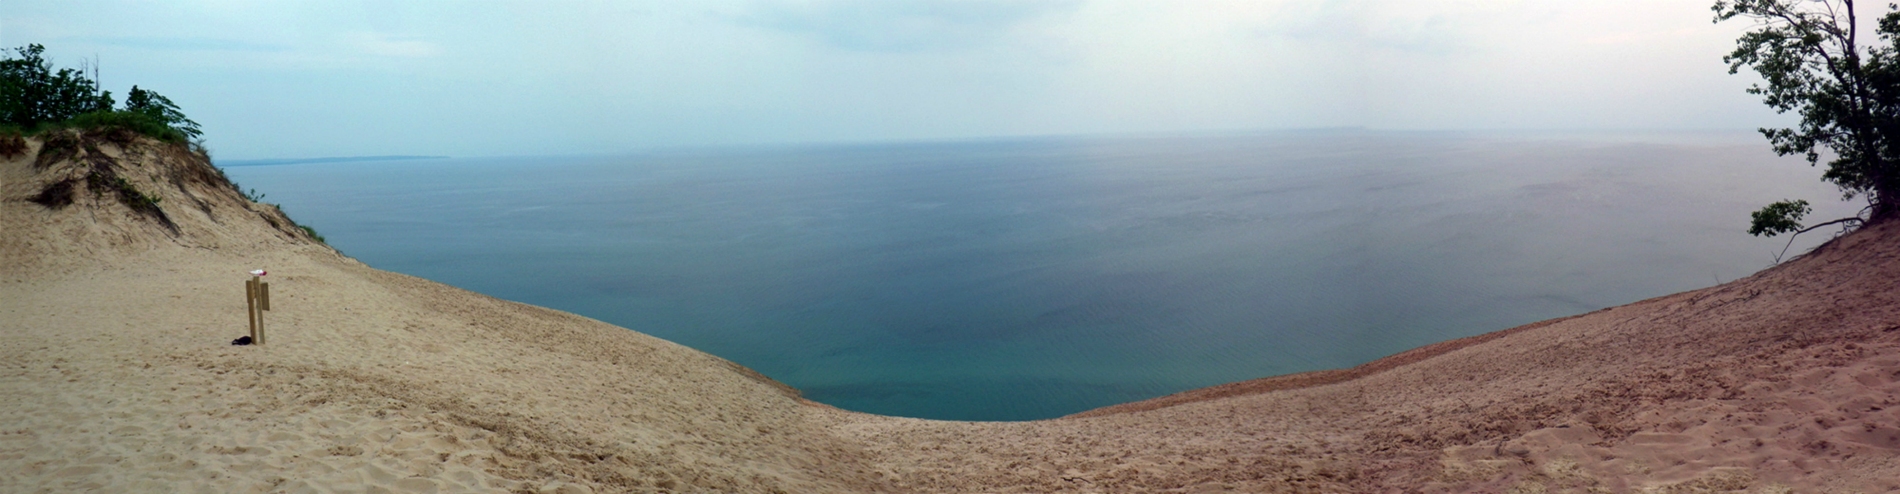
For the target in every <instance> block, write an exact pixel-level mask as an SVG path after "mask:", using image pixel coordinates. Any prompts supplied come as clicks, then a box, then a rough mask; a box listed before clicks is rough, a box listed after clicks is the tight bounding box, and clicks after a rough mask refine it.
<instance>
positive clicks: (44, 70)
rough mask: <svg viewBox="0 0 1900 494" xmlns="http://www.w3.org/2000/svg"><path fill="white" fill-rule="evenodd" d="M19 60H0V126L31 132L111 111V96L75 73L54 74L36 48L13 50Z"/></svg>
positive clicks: (77, 71)
mask: <svg viewBox="0 0 1900 494" xmlns="http://www.w3.org/2000/svg"><path fill="white" fill-rule="evenodd" d="M13 52H14V54H15V55H17V56H18V58H13V57H7V58H4V59H0V122H4V123H6V124H9V125H14V126H18V127H20V128H23V129H32V128H35V127H36V126H38V125H40V124H43V123H47V122H62V121H65V120H68V119H71V118H73V117H75V116H78V115H80V114H82V113H90V112H95V111H103V110H111V109H112V94H111V93H109V92H102V91H100V90H99V85H98V84H97V83H95V82H93V80H92V78H89V77H86V74H85V72H83V71H80V70H77V69H70V68H68V69H59V70H58V71H54V70H53V69H52V67H51V66H50V65H48V64H47V62H46V58H45V57H44V56H42V54H44V53H45V52H46V47H44V46H40V45H38V44H32V45H26V46H23V47H19V48H14V49H13Z"/></svg>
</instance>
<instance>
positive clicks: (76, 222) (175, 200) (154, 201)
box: [0, 130, 315, 272]
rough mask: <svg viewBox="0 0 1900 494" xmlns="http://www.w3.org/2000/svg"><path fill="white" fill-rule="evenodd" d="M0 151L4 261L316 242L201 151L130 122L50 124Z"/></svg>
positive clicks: (36, 264) (33, 264)
mask: <svg viewBox="0 0 1900 494" xmlns="http://www.w3.org/2000/svg"><path fill="white" fill-rule="evenodd" d="M25 147H26V149H24V150H23V151H22V152H21V153H19V154H14V155H11V156H0V160H4V162H5V163H6V165H5V167H4V168H3V169H0V198H5V201H4V202H0V208H4V209H0V211H4V214H0V228H4V229H5V231H6V232H7V233H8V234H7V235H6V236H5V237H4V238H0V256H5V257H0V262H4V263H5V265H6V266H7V267H8V268H9V271H16V272H18V271H20V270H25V269H33V268H41V267H59V266H68V267H70V266H79V265H85V264H89V263H97V262H109V261H112V260H115V259H117V258H121V257H125V256H136V255H139V254H140V253H143V252H144V251H147V250H151V249H154V248H159V247H187V248H200V249H216V250H222V251H229V252H241V251H245V252H255V251H260V250H268V249H274V248H280V247H292V246H307V245H310V244H313V243H315V242H314V241H313V239H311V238H310V236H309V234H308V233H307V232H305V231H303V230H302V229H300V228H297V227H296V224H295V223H294V222H292V221H291V220H290V218H288V217H286V216H284V214H283V212H282V211H279V210H277V208H275V207H272V206H268V205H264V204H258V203H254V202H251V201H249V200H246V199H245V198H244V196H243V194H242V193H240V192H239V191H238V190H237V187H236V186H234V185H233V184H232V183H231V182H230V181H229V180H227V179H225V177H224V173H223V172H222V171H219V170H218V169H217V168H216V167H213V166H211V163H210V161H209V160H208V159H206V157H205V156H202V155H200V154H197V153H194V152H192V151H189V150H187V149H186V148H185V147H184V146H180V145H170V144H164V143H159V142H156V141H152V140H150V139H146V138H142V137H136V136H133V135H130V134H129V133H126V132H124V131H113V132H101V131H95V132H79V131H71V130H69V131H63V132H57V133H51V134H49V135H48V136H46V137H45V138H39V139H27V140H26V146H25Z"/></svg>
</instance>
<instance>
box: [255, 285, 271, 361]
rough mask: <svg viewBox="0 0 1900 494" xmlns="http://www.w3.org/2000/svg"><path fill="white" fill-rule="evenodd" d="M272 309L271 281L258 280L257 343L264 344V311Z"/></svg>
mask: <svg viewBox="0 0 1900 494" xmlns="http://www.w3.org/2000/svg"><path fill="white" fill-rule="evenodd" d="M267 310H270V283H265V282H263V281H258V282H257V344H259V345H262V344H264V311H267Z"/></svg>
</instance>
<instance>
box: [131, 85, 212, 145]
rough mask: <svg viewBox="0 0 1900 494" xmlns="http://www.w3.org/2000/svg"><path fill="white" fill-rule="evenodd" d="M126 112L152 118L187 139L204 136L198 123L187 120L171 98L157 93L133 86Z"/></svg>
mask: <svg viewBox="0 0 1900 494" xmlns="http://www.w3.org/2000/svg"><path fill="white" fill-rule="evenodd" d="M125 112H126V113H136V114H139V115H144V116H147V117H150V118H151V119H152V120H154V121H157V122H159V123H161V124H163V125H165V126H166V127H170V128H171V129H173V130H176V131H178V132H179V133H182V134H184V135H185V137H186V138H189V139H197V138H198V137H199V136H202V135H204V131H202V130H199V129H198V122H193V121H191V119H189V118H185V113H184V112H182V111H179V110H178V105H177V104H176V103H172V100H171V98H166V97H164V96H162V95H159V94H158V93H156V92H152V91H147V90H144V89H139V87H138V86H132V92H130V93H126V95H125Z"/></svg>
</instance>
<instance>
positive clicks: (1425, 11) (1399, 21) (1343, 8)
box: [1256, 1, 1474, 55]
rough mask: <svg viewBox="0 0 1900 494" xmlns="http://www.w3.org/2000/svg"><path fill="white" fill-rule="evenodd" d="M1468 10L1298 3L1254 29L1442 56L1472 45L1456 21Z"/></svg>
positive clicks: (1314, 40)
mask: <svg viewBox="0 0 1900 494" xmlns="http://www.w3.org/2000/svg"><path fill="white" fill-rule="evenodd" d="M1408 6H1409V7H1411V8H1408ZM1469 14H1471V12H1468V11H1461V10H1460V9H1455V8H1446V6H1444V5H1431V6H1419V5H1416V4H1410V5H1408V4H1405V3H1389V2H1376V1H1343V2H1325V3H1303V2H1302V3H1291V4H1287V7H1285V8H1284V9H1282V10H1281V12H1279V14H1278V15H1275V16H1274V20H1273V21H1270V22H1269V23H1268V24H1267V25H1266V26H1263V27H1261V28H1260V29H1258V30H1256V33H1257V34H1258V35H1260V36H1261V37H1267V38H1281V39H1290V40H1296V41H1304V42H1312V43H1324V44H1338V45H1345V46H1350V47H1354V48H1362V49H1366V48H1369V49H1376V50H1388V51H1395V52H1402V53H1413V54H1426V55H1442V54H1448V53H1455V52H1462V51H1467V50H1469V49H1470V48H1472V45H1473V44H1474V43H1473V41H1472V40H1471V39H1468V35H1469V32H1468V29H1469V28H1468V27H1467V26H1461V24H1463V23H1462V22H1461V21H1462V20H1463V19H1462V17H1464V16H1465V15H1469Z"/></svg>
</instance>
